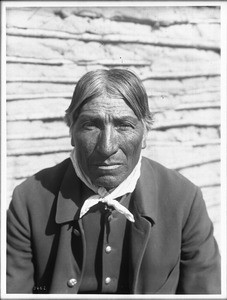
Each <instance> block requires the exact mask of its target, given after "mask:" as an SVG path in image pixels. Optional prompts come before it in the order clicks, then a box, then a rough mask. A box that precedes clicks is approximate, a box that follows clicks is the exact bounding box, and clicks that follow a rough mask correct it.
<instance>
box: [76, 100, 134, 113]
mask: <svg viewBox="0 0 227 300" xmlns="http://www.w3.org/2000/svg"><path fill="white" fill-rule="evenodd" d="M87 114H88V115H96V116H97V115H103V114H108V115H111V116H116V117H120V116H127V115H128V116H133V117H136V118H137V116H136V115H135V113H134V111H133V110H132V109H131V107H130V106H129V105H128V104H127V103H126V102H125V101H124V100H123V99H121V98H111V97H97V98H94V99H92V100H90V101H88V102H87V103H85V104H84V105H83V106H82V108H81V110H80V114H79V116H82V115H87Z"/></svg>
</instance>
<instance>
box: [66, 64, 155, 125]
mask: <svg viewBox="0 0 227 300" xmlns="http://www.w3.org/2000/svg"><path fill="white" fill-rule="evenodd" d="M103 95H106V96H107V97H115V98H116V97H117V98H122V99H124V100H125V101H126V103H127V104H128V105H129V106H130V107H131V109H132V110H133V111H134V113H135V114H136V116H137V117H138V119H139V120H142V121H143V122H144V124H145V125H146V128H147V130H149V129H151V125H152V122H153V118H152V114H151V112H150V110H149V106H148V98H147V93H146V91H145V88H144V86H143V83H142V82H141V80H140V79H139V78H138V77H137V76H136V75H135V74H134V73H133V72H131V71H129V70H124V69H110V70H95V71H90V72H88V73H86V74H85V75H84V76H83V77H81V79H80V80H79V81H78V83H77V85H76V88H75V90H74V93H73V97H72V101H71V103H70V105H69V107H68V109H67V110H66V114H65V122H66V124H67V125H68V126H69V127H70V128H71V127H72V125H73V124H74V123H75V121H76V118H77V116H78V115H79V112H80V108H81V107H82V106H83V105H84V104H85V103H86V102H87V101H89V100H92V99H94V98H97V97H100V96H103Z"/></svg>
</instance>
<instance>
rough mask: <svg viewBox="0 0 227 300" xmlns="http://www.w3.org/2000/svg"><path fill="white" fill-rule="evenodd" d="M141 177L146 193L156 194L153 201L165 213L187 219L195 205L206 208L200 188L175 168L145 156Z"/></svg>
mask: <svg viewBox="0 0 227 300" xmlns="http://www.w3.org/2000/svg"><path fill="white" fill-rule="evenodd" d="M141 178H142V181H143V187H144V189H145V190H146V194H153V195H155V196H153V198H152V199H153V200H152V201H156V205H157V207H159V211H160V212H162V213H163V214H164V215H166V213H167V211H168V214H169V215H174V216H175V218H183V219H184V221H186V219H187V217H188V216H189V214H190V211H191V209H192V207H193V206H197V207H201V209H205V205H204V200H203V197H202V193H201V190H200V188H199V187H198V186H196V185H195V184H194V183H192V182H191V181H190V180H188V179H187V178H186V177H184V176H183V175H181V174H180V173H179V172H177V171H175V170H171V169H168V168H166V167H164V166H163V165H161V164H159V163H157V162H155V161H152V160H150V159H148V158H143V160H142V172H141ZM149 186H150V187H149ZM148 190H149V193H148ZM154 199H155V200H154ZM148 201H149V200H148ZM150 205H153V204H152V203H150Z"/></svg>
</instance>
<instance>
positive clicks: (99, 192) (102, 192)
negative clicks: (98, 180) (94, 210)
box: [98, 187, 109, 198]
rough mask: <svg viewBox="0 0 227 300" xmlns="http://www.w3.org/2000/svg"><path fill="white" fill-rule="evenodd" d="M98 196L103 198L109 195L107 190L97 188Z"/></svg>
mask: <svg viewBox="0 0 227 300" xmlns="http://www.w3.org/2000/svg"><path fill="white" fill-rule="evenodd" d="M98 194H99V196H100V197H102V198H104V197H106V196H107V195H109V193H108V192H107V190H106V189H105V188H104V187H99V188H98Z"/></svg>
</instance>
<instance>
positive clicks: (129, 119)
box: [72, 97, 145, 189]
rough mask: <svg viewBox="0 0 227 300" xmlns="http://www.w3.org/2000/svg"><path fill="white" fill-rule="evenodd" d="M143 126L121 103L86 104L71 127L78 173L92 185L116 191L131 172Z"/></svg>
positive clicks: (98, 101) (105, 99) (99, 100)
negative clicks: (81, 173) (81, 171)
mask: <svg viewBox="0 0 227 300" xmlns="http://www.w3.org/2000/svg"><path fill="white" fill-rule="evenodd" d="M144 138H145V137H144V125H143V123H142V121H140V120H139V119H138V118H137V116H136V115H135V113H134V112H133V110H132V109H131V108H130V107H129V106H128V105H127V104H126V102H125V101H124V100H123V99H115V98H114V99H112V98H108V97H98V98H95V99H93V100H91V101H88V102H87V103H86V104H84V105H83V107H82V108H81V111H80V114H79V116H78V118H77V120H76V122H75V124H74V125H73V127H72V145H74V146H75V147H76V149H77V159H78V162H79V165H80V167H81V169H82V170H83V171H84V173H85V174H86V175H87V176H88V177H89V178H90V180H91V181H92V183H93V184H95V185H97V186H103V187H105V188H106V189H112V188H116V187H117V186H118V185H119V184H120V183H121V182H122V181H123V180H124V179H125V178H126V177H127V176H128V175H129V174H130V173H131V171H132V170H133V169H134V167H135V165H136V164H137V162H138V159H139V156H140V152H141V148H142V143H143V140H144Z"/></svg>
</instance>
